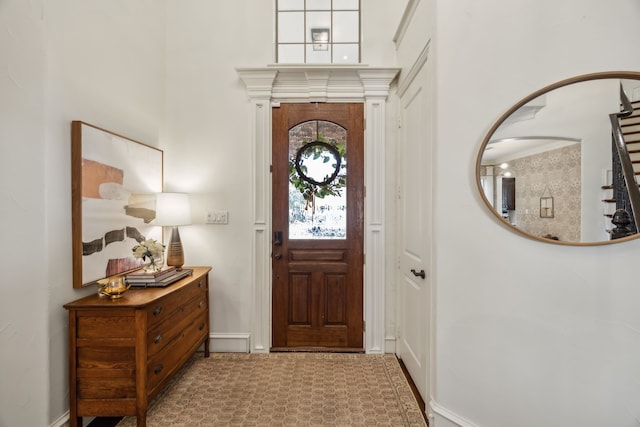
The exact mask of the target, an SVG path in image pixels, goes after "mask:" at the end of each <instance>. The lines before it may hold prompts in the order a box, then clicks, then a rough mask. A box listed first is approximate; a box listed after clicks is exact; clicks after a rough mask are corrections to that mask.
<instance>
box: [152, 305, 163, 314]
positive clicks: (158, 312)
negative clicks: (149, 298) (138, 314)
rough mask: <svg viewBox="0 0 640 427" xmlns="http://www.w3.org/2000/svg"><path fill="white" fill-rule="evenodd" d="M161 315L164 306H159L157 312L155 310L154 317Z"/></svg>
mask: <svg viewBox="0 0 640 427" xmlns="http://www.w3.org/2000/svg"><path fill="white" fill-rule="evenodd" d="M160 313H162V306H161V305H159V306H158V307H156V309H155V310H153V315H154V316H159V315H160Z"/></svg>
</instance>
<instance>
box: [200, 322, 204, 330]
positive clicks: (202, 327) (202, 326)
mask: <svg viewBox="0 0 640 427" xmlns="http://www.w3.org/2000/svg"><path fill="white" fill-rule="evenodd" d="M203 329H204V322H202V323H200V330H203Z"/></svg>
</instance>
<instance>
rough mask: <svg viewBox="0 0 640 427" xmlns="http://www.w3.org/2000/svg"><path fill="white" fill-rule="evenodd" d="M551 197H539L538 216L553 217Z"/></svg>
mask: <svg viewBox="0 0 640 427" xmlns="http://www.w3.org/2000/svg"><path fill="white" fill-rule="evenodd" d="M553 215H554V212H553V197H540V218H553Z"/></svg>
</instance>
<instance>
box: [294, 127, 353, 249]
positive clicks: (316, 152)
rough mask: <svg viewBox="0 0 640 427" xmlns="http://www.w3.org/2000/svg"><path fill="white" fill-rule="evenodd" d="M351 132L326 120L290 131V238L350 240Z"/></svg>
mask: <svg viewBox="0 0 640 427" xmlns="http://www.w3.org/2000/svg"><path fill="white" fill-rule="evenodd" d="M346 237H347V131H346V129H344V128H343V127H342V126H339V125H337V124H335V123H331V122H325V121H322V120H312V121H308V122H304V123H300V124H299V125H297V126H294V127H293V128H291V129H290V130H289V238H290V239H346Z"/></svg>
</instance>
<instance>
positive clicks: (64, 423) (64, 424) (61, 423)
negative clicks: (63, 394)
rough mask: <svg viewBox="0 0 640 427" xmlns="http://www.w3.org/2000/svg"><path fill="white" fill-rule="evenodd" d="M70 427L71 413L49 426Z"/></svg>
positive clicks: (63, 415)
mask: <svg viewBox="0 0 640 427" xmlns="http://www.w3.org/2000/svg"><path fill="white" fill-rule="evenodd" d="M68 425H69V411H67V412H65V413H64V414H62V415H60V417H58V419H57V420H55V421H54V422H53V423H52V424H49V427H67V426H68Z"/></svg>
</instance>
